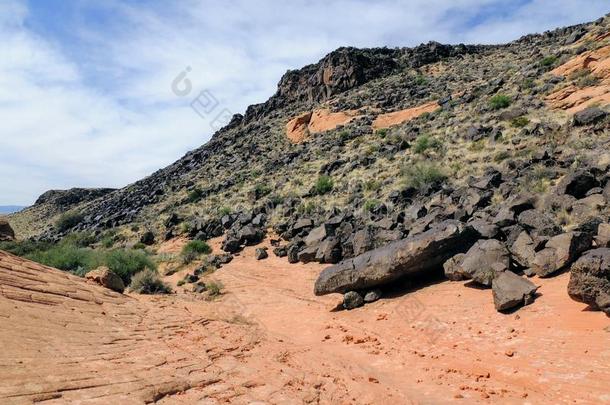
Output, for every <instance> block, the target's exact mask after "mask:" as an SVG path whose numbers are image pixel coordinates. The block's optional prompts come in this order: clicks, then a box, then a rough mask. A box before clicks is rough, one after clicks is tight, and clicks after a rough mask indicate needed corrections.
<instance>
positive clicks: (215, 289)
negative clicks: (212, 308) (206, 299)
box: [205, 281, 225, 297]
mask: <svg viewBox="0 0 610 405" xmlns="http://www.w3.org/2000/svg"><path fill="white" fill-rule="evenodd" d="M205 288H206V289H207V292H208V295H209V296H210V297H218V296H219V295H221V294H222V290H223V289H224V288H225V287H224V285H223V284H222V283H221V282H220V281H210V282H209V283H206V285H205Z"/></svg>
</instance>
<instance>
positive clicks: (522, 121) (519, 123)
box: [510, 117, 530, 128]
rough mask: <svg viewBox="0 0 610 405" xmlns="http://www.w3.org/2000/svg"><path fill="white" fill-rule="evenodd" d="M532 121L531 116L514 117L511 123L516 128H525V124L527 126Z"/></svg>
mask: <svg viewBox="0 0 610 405" xmlns="http://www.w3.org/2000/svg"><path fill="white" fill-rule="evenodd" d="M529 123H530V120H529V118H527V117H517V118H513V119H512V120H511V122H510V125H512V126H513V127H515V128H523V127H525V126H527V124H529Z"/></svg>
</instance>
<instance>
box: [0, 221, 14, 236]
mask: <svg viewBox="0 0 610 405" xmlns="http://www.w3.org/2000/svg"><path fill="white" fill-rule="evenodd" d="M12 240H15V232H14V231H13V228H11V225H10V224H9V223H8V221H7V220H5V219H3V218H0V242H10V241H12Z"/></svg>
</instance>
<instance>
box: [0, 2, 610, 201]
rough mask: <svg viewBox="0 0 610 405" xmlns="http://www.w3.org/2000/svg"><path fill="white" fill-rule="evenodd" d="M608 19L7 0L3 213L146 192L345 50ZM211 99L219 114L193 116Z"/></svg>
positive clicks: (560, 5) (456, 7) (516, 9)
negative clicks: (59, 192) (224, 122)
mask: <svg viewBox="0 0 610 405" xmlns="http://www.w3.org/2000/svg"><path fill="white" fill-rule="evenodd" d="M607 12H610V6H609V4H608V2H607V0H410V1H406V0H404V1H403V0H378V1H374V2H373V1H369V0H338V1H332V0H295V1H290V2H287V1H281V0H257V1H247V0H226V1H219V0H216V1H209V0H176V1H172V2H168V1H163V0H130V1H128V0H122V1H119V0H105V1H99V0H30V1H26V0H1V1H0V179H1V180H0V205H8V204H20V205H28V204H31V203H32V202H33V201H34V200H35V198H36V197H37V196H38V195H39V194H41V193H42V192H43V191H45V190H48V189H62V188H70V187H76V186H78V187H99V186H106V187H122V186H125V185H127V184H129V183H131V182H133V181H135V180H138V179H140V178H142V177H144V176H146V175H147V174H150V173H151V172H153V171H155V170H156V169H158V168H161V167H163V166H166V165H168V164H170V163H172V162H173V161H175V160H176V159H178V158H180V157H181V156H182V155H183V154H184V153H185V152H186V151H188V150H190V149H193V148H195V147H197V146H200V145H201V144H203V143H205V142H206V141H207V140H208V139H209V138H210V136H211V135H212V133H213V132H214V131H213V127H214V126H215V125H217V124H218V122H219V121H218V120H215V119H216V116H217V115H218V114H221V113H222V114H226V113H227V112H232V113H237V112H243V111H244V110H245V108H246V107H247V106H248V105H249V104H253V103H258V102H262V101H265V100H266V99H267V98H268V97H269V96H270V95H272V94H273V93H274V91H275V88H276V84H277V82H278V80H279V78H280V77H281V75H282V74H283V73H284V72H285V71H286V70H287V69H294V68H298V67H301V66H303V65H305V64H308V63H312V62H315V61H317V60H319V59H320V58H321V57H322V56H324V55H325V54H326V53H328V52H330V51H332V50H333V49H335V48H337V47H339V46H344V45H353V46H358V47H373V46H390V47H394V46H413V45H417V44H419V43H422V42H427V41H430V40H437V41H440V42H446V43H460V42H464V43H499V42H507V41H511V40H514V39H516V38H518V37H519V36H521V35H523V34H526V33H530V32H541V31H544V30H547V29H551V28H554V27H557V26H564V25H570V24H575V23H579V22H584V21H589V20H593V19H596V18H598V17H600V16H602V15H603V14H605V13H607ZM181 74H182V76H180V75H181ZM202 92H205V93H204V94H206V95H208V97H209V95H211V97H213V99H214V103H215V104H214V106H215V108H213V109H212V112H211V113H208V112H206V111H202V109H201V108H200V110H199V111H200V113H201V114H197V113H196V112H195V111H194V110H193V109H192V108H191V103H192V102H193V100H195V99H198V100H200V101H201V100H209V98H204V99H202V98H201V97H206V96H201V94H202ZM216 103H217V104H216Z"/></svg>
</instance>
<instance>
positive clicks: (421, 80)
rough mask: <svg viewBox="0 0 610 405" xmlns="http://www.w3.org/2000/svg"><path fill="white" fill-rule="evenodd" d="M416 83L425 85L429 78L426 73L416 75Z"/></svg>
mask: <svg viewBox="0 0 610 405" xmlns="http://www.w3.org/2000/svg"><path fill="white" fill-rule="evenodd" d="M415 84H417V85H418V86H423V85H424V84H428V78H427V77H426V76H424V75H421V74H420V75H417V76H415Z"/></svg>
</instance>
